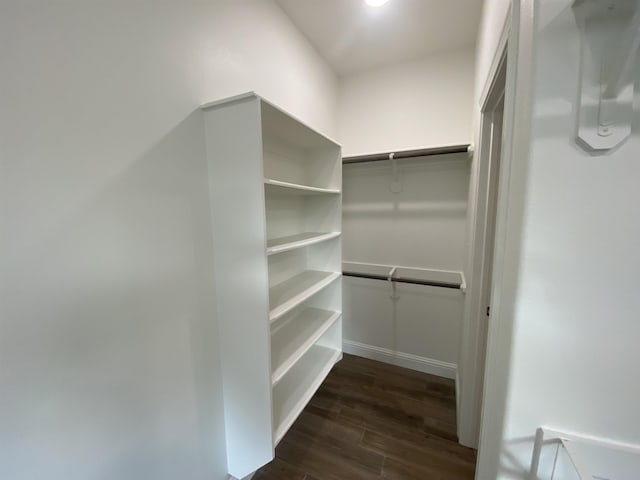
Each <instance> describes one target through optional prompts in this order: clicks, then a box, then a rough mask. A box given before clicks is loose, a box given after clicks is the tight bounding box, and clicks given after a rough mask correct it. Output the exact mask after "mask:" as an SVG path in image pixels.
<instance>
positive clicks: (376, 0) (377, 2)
mask: <svg viewBox="0 0 640 480" xmlns="http://www.w3.org/2000/svg"><path fill="white" fill-rule="evenodd" d="M388 1H389V0H364V3H366V4H367V5H369V6H370V7H381V6H382V5H384V4H385V3H387V2H388Z"/></svg>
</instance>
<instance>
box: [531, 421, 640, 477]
mask: <svg viewBox="0 0 640 480" xmlns="http://www.w3.org/2000/svg"><path fill="white" fill-rule="evenodd" d="M638 472H640V445H638V444H629V443H623V442H618V441H615V440H611V439H606V438H598V437H595V436H592V435H584V434H576V433H567V432H562V431H559V430H555V429H550V428H544V427H543V428H539V429H538V430H537V431H536V436H535V442H534V447H533V455H532V459H531V470H530V472H529V473H530V477H531V478H532V479H536V480H636V479H637V478H638Z"/></svg>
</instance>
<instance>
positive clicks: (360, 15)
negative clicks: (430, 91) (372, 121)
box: [276, 0, 482, 75]
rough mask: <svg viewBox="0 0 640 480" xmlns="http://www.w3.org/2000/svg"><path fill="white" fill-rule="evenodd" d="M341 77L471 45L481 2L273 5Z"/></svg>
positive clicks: (298, 0) (294, 0)
mask: <svg viewBox="0 0 640 480" xmlns="http://www.w3.org/2000/svg"><path fill="white" fill-rule="evenodd" d="M276 2H277V3H278V4H279V5H280V7H281V8H282V9H283V10H284V11H285V12H286V14H287V15H288V16H289V17H290V18H291V20H292V21H293V23H295V24H296V26H297V27H298V28H299V29H300V30H301V31H302V33H304V35H306V36H307V38H308V39H309V41H310V42H311V43H312V44H313V45H314V46H315V48H316V49H317V50H318V51H319V52H320V54H321V55H322V56H323V57H324V58H325V59H326V60H327V61H328V62H329V64H330V65H331V66H332V67H333V68H334V70H335V71H336V72H337V73H338V74H339V75H344V74H350V73H355V72H358V71H362V70H366V69H369V68H373V67H377V66H382V65H389V64H393V63H398V62H402V61H406V60H412V59H415V58H419V57H421V56H424V55H428V54H432V53H436V52H442V51H445V50H453V49H457V48H463V47H468V46H472V45H474V44H475V41H476V35H477V33H478V25H479V22H480V13H481V9H482V0H389V3H387V4H386V5H384V6H382V7H378V8H372V7H369V6H368V5H366V4H365V3H364V1H363V0H276Z"/></svg>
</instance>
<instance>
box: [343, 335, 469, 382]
mask: <svg viewBox="0 0 640 480" xmlns="http://www.w3.org/2000/svg"><path fill="white" fill-rule="evenodd" d="M342 349H343V350H344V352H345V353H350V354H352V355H357V356H359V357H364V358H369V359H371V360H377V361H379V362H384V363H389V364H391V365H396V366H398V367H404V368H409V369H411V370H416V371H418V372H424V373H429V374H431V375H437V376H438V377H444V378H450V379H452V380H454V379H455V378H456V371H457V369H458V368H457V365H456V364H455V363H449V362H443V361H440V360H434V359H432V358H426V357H420V356H418V355H412V354H411V353H403V352H395V351H393V350H390V349H388V348H382V347H376V346H373V345H367V344H364V343H360V342H353V341H351V340H343V341H342Z"/></svg>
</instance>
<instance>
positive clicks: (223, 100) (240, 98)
mask: <svg viewBox="0 0 640 480" xmlns="http://www.w3.org/2000/svg"><path fill="white" fill-rule="evenodd" d="M250 99H256V100H258V101H259V102H261V103H262V104H264V105H267V106H268V107H269V108H271V109H272V110H274V111H276V112H278V113H280V114H281V115H284V116H285V117H288V118H289V119H291V120H294V121H295V122H297V123H298V124H300V125H301V126H303V127H305V128H306V129H308V130H310V131H311V132H313V133H314V134H317V135H319V136H321V137H322V138H323V139H324V140H325V141H328V142H330V143H332V144H333V145H334V146H336V147H341V144H340V143H338V142H337V141H336V140H334V139H333V138H331V137H329V136H328V135H325V134H324V133H322V132H319V131H318V130H316V129H315V128H312V127H310V126H309V125H308V124H307V123H305V122H303V121H302V120H300V119H299V118H298V117H296V116H295V115H292V114H290V113H289V112H287V111H286V110H284V109H283V108H281V107H279V106H278V105H276V104H275V103H272V102H270V101H269V100H267V99H265V98H264V97H263V96H261V95H259V94H258V93H256V92H254V91H250V92H245V93H241V94H239V95H233V96H231V97H227V98H221V99H219V100H214V101H212V102H207V103H204V104H202V105H201V106H200V108H201V109H202V110H208V109H210V108H216V107H219V106H221V105H230V104H232V103H236V102H242V101H244V100H250Z"/></svg>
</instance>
